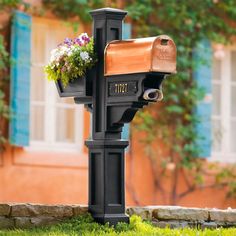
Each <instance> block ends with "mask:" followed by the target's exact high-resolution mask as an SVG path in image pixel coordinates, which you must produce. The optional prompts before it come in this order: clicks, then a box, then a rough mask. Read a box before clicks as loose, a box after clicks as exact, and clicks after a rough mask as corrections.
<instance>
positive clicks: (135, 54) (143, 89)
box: [104, 35, 176, 102]
mask: <svg viewBox="0 0 236 236" xmlns="http://www.w3.org/2000/svg"><path fill="white" fill-rule="evenodd" d="M104 70H105V71H104V73H105V76H106V79H107V80H108V81H107V83H108V101H113V102H114V97H116V100H117V97H118V96H119V97H120V99H118V101H121V100H122V101H136V102H137V101H142V100H147V101H150V102H151V101H152V102H154V101H160V100H162V98H163V94H162V91H161V83H162V81H163V79H164V78H165V76H166V75H168V74H172V73H176V46H175V43H174V41H173V40H172V39H171V38H170V37H169V36H166V35H161V36H157V37H150V38H141V39H131V40H123V41H118V40H116V41H112V42H110V43H109V44H108V45H107V47H106V49H105V68H104Z"/></svg>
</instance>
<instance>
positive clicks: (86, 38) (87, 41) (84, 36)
mask: <svg viewBox="0 0 236 236" xmlns="http://www.w3.org/2000/svg"><path fill="white" fill-rule="evenodd" d="M82 39H83V40H84V42H86V43H89V41H90V38H89V37H87V36H86V35H83V36H82Z"/></svg>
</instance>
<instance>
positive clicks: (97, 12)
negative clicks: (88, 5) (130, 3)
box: [89, 7, 128, 17]
mask: <svg viewBox="0 0 236 236" xmlns="http://www.w3.org/2000/svg"><path fill="white" fill-rule="evenodd" d="M89 13H90V14H91V15H92V16H96V15H116V16H117V15H119V16H122V17H124V16H125V15H126V14H127V13H128V12H127V11H124V10H120V9H116V8H110V7H105V8H100V9H96V10H92V11H90V12H89Z"/></svg>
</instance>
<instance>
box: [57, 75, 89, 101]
mask: <svg viewBox="0 0 236 236" xmlns="http://www.w3.org/2000/svg"><path fill="white" fill-rule="evenodd" d="M56 87H57V91H58V94H59V96H60V97H75V98H76V100H77V103H80V100H81V103H91V101H92V97H91V96H92V72H87V73H86V75H85V76H83V77H78V78H76V79H74V80H73V81H71V82H69V84H68V85H67V86H66V87H64V86H63V84H62V81H61V80H60V79H59V80H57V81H56Z"/></svg>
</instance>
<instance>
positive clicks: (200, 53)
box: [193, 40, 212, 158]
mask: <svg viewBox="0 0 236 236" xmlns="http://www.w3.org/2000/svg"><path fill="white" fill-rule="evenodd" d="M193 56H194V62H195V65H196V68H195V70H194V73H193V78H194V79H195V80H196V82H197V86H198V87H199V88H203V89H204V91H205V97H204V99H203V100H202V101H199V102H198V104H197V106H196V109H195V112H196V115H197V117H198V119H199V121H200V122H199V123H198V124H197V125H196V132H197V135H198V138H197V141H196V145H197V147H198V148H199V150H200V155H199V157H204V158H206V157H209V156H210V155H211V143H212V140H211V111H212V104H211V98H212V85H211V78H212V72H211V67H212V50H211V43H210V42H209V41H208V40H203V41H201V42H200V43H199V44H198V45H197V47H196V48H195V50H194V54H193Z"/></svg>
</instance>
